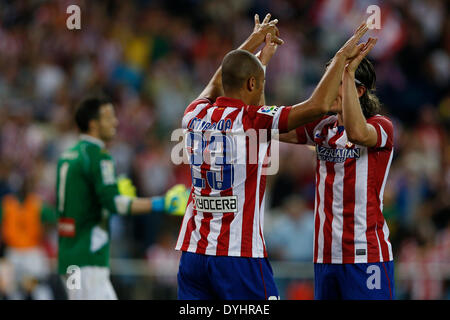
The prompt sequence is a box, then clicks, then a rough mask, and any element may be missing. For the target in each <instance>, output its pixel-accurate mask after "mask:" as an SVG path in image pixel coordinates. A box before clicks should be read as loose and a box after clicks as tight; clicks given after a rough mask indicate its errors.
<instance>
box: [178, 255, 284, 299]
mask: <svg viewBox="0 0 450 320" xmlns="http://www.w3.org/2000/svg"><path fill="white" fill-rule="evenodd" d="M269 298H270V299H275V298H276V299H279V295H278V289H277V287H276V286H275V281H274V279H273V272H272V267H271V266H270V264H269V261H268V260H267V258H244V257H224V256H209V255H203V254H196V253H191V252H183V253H182V255H181V259H180V266H179V269H178V299H180V300H217V299H219V300H267V299H269Z"/></svg>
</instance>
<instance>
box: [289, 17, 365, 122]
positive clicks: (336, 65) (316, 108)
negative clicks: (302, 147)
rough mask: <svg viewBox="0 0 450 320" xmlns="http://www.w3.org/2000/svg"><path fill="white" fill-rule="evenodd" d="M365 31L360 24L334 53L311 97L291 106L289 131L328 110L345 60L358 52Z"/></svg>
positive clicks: (333, 98) (334, 95)
mask: <svg viewBox="0 0 450 320" xmlns="http://www.w3.org/2000/svg"><path fill="white" fill-rule="evenodd" d="M367 30H368V27H367V25H366V23H365V22H364V23H362V24H361V25H360V26H359V27H358V29H357V30H356V31H355V33H354V34H353V36H352V37H351V38H350V39H349V40H348V41H347V42H346V43H345V44H344V45H343V46H342V48H341V49H339V51H338V52H337V53H336V55H335V56H334V58H333V60H332V62H331V64H330V65H329V67H328V68H327V70H326V71H325V74H324V75H323V77H322V79H321V80H320V82H319V84H318V85H317V87H316V89H315V90H314V92H313V93H312V95H311V97H310V98H309V99H308V100H306V101H304V102H302V103H299V104H296V105H294V106H293V108H292V110H291V112H290V113H289V118H288V129H289V130H292V129H295V128H297V127H299V126H302V125H304V124H306V123H309V122H312V121H314V120H316V119H318V118H320V117H321V116H323V115H325V114H326V113H327V112H328V111H329V110H330V107H331V105H332V104H333V102H334V100H335V99H336V97H337V95H338V91H339V86H340V84H341V80H342V75H343V71H344V68H345V65H346V63H347V60H348V59H352V58H354V57H355V56H356V54H357V53H358V52H359V51H360V49H361V47H362V45H363V44H361V45H359V46H358V41H359V40H360V39H361V37H362V36H363V35H364V34H365V33H366V32H367Z"/></svg>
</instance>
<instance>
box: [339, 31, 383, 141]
mask: <svg viewBox="0 0 450 320" xmlns="http://www.w3.org/2000/svg"><path fill="white" fill-rule="evenodd" d="M376 42H377V39H372V38H369V40H368V41H367V43H366V44H365V45H364V47H362V48H361V51H360V52H359V54H358V55H357V56H356V57H355V58H354V59H353V60H351V61H350V62H349V64H348V65H347V67H346V68H345V71H344V75H343V77H342V90H343V91H342V118H343V121H344V127H345V132H346V133H347V138H348V140H349V141H350V142H352V143H355V144H358V145H363V146H367V147H373V146H375V145H376V143H377V131H376V129H375V127H374V126H373V125H371V124H369V123H367V121H366V118H365V117H364V114H363V112H362V109H361V105H360V103H359V96H358V91H357V88H356V85H355V72H356V69H357V68H358V65H359V64H360V63H361V61H362V59H363V58H364V57H365V56H366V55H367V54H368V53H369V51H370V50H372V48H373V47H374V45H375V43H376ZM364 90H367V89H366V88H364Z"/></svg>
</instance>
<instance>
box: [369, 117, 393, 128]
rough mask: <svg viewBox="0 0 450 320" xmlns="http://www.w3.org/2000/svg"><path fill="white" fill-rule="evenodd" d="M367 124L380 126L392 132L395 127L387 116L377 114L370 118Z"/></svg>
mask: <svg viewBox="0 0 450 320" xmlns="http://www.w3.org/2000/svg"><path fill="white" fill-rule="evenodd" d="M367 123H370V124H372V125H374V124H378V125H381V126H382V127H383V129H388V130H392V129H393V128H394V125H393V123H392V120H391V119H390V118H389V117H388V116H385V115H381V114H376V115H374V116H372V117H370V118H368V119H367Z"/></svg>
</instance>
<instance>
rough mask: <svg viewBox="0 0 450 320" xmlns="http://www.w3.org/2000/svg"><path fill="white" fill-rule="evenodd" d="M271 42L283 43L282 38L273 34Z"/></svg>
mask: <svg viewBox="0 0 450 320" xmlns="http://www.w3.org/2000/svg"><path fill="white" fill-rule="evenodd" d="M272 42H274V43H276V44H279V45H281V44H283V43H284V40H283V39H281V38H279V37H277V36H273V39H272Z"/></svg>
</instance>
